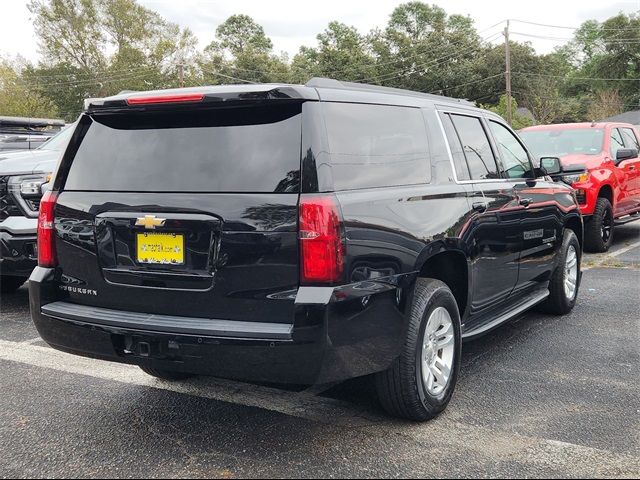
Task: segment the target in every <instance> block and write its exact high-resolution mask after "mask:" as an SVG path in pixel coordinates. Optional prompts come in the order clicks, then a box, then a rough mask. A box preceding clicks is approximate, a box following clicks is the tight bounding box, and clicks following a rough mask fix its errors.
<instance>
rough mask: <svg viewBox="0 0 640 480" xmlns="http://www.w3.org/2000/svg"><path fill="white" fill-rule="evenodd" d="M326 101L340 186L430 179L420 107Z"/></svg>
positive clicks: (333, 163) (336, 179)
mask: <svg viewBox="0 0 640 480" xmlns="http://www.w3.org/2000/svg"><path fill="white" fill-rule="evenodd" d="M324 107H325V108H324V112H325V123H326V126H327V135H328V140H329V151H330V158H331V160H330V162H331V169H332V172H333V181H334V186H335V188H336V189H337V190H353V189H358V188H373V187H387V186H398V185H417V184H424V183H428V182H429V181H430V180H431V164H430V162H429V155H428V153H429V152H428V145H427V129H426V125H425V121H424V117H423V115H422V111H420V109H419V108H410V107H395V106H387V105H366V104H355V103H327V104H325V106H324Z"/></svg>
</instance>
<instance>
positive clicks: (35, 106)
mask: <svg viewBox="0 0 640 480" xmlns="http://www.w3.org/2000/svg"><path fill="white" fill-rule="evenodd" d="M18 68H19V66H18V65H16V64H14V63H12V62H10V61H9V60H6V59H2V58H0V114H2V115H7V116H13V117H44V118H55V117H57V116H58V110H57V108H56V106H55V105H54V103H53V102H52V101H51V100H49V99H47V98H45V97H43V96H41V95H39V94H37V93H33V92H31V91H30V89H29V86H28V85H27V84H25V83H24V82H23V81H22V79H21V78H20V75H19V73H18Z"/></svg>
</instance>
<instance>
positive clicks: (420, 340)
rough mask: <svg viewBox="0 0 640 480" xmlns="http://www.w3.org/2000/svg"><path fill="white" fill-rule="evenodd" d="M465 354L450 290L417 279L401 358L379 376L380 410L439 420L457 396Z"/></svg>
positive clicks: (457, 316) (377, 381)
mask: <svg viewBox="0 0 640 480" xmlns="http://www.w3.org/2000/svg"><path fill="white" fill-rule="evenodd" d="M461 350H462V335H461V328H460V314H459V312H458V305H457V303H456V300H455V297H454V296H453V294H452V293H451V290H450V289H449V287H447V285H446V284H444V283H443V282H441V281H440V280H435V279H431V278H419V279H418V280H417V281H416V286H415V291H414V294H413V300H412V303H411V311H410V314H409V328H408V332H407V337H406V339H405V342H404V346H403V350H402V353H401V355H400V357H398V358H397V359H396V360H395V361H394V362H393V364H392V365H391V367H389V369H388V370H386V371H384V372H380V373H378V374H376V376H375V383H376V390H377V392H378V398H379V399H380V403H381V404H382V407H383V408H384V409H385V410H386V411H387V412H388V413H389V414H391V415H393V416H396V417H401V418H406V419H409V420H415V421H425V420H429V419H431V418H433V417H435V416H437V415H438V414H439V413H440V412H442V411H443V410H444V409H445V408H446V407H447V405H448V403H449V401H450V400H451V396H452V395H453V390H454V388H455V385H456V382H457V380H458V371H459V369H460V354H461Z"/></svg>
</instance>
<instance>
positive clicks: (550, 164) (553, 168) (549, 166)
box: [540, 157, 562, 176]
mask: <svg viewBox="0 0 640 480" xmlns="http://www.w3.org/2000/svg"><path fill="white" fill-rule="evenodd" d="M540 169H541V170H542V173H543V175H549V176H553V175H558V174H559V173H560V172H562V164H561V163H560V159H559V158H558V157H542V158H541V159H540Z"/></svg>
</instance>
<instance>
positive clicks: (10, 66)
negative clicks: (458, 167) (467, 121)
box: [0, 0, 640, 128]
mask: <svg viewBox="0 0 640 480" xmlns="http://www.w3.org/2000/svg"><path fill="white" fill-rule="evenodd" d="M28 6H29V9H30V11H31V12H32V14H33V17H34V26H35V31H36V34H37V36H38V40H39V44H40V50H41V53H42V57H41V61H40V62H39V63H38V64H37V65H29V64H26V65H25V64H21V65H16V64H14V63H15V62H14V63H10V62H7V61H4V62H0V65H1V67H0V72H1V77H0V114H9V113H8V112H41V113H39V114H46V115H53V114H58V115H61V116H63V117H64V118H65V119H67V120H72V119H74V118H75V117H76V116H77V115H78V114H79V113H80V111H81V109H82V101H83V99H84V98H88V97H100V96H105V95H110V94H114V93H117V92H118V91H120V90H125V89H126V90H150V89H158V88H171V87H178V86H179V85H180V82H179V77H180V75H179V72H180V71H182V73H183V76H184V83H185V85H186V86H189V85H205V84H221V83H245V82H291V83H305V82H306V81H307V80H308V79H309V78H311V77H313V76H326V77H332V78H336V79H340V80H347V81H357V82H365V83H374V84H379V85H386V86H391V87H398V88H406V89H410V90H415V91H421V92H433V93H440V94H444V95H448V96H453V97H459V98H467V99H470V100H473V101H477V102H482V103H483V104H486V105H487V106H488V107H489V108H491V109H492V110H494V111H497V112H498V113H500V114H504V113H506V110H505V109H506V104H505V97H504V93H505V89H506V87H505V76H504V71H505V55H504V45H502V44H491V43H487V42H486V41H484V40H483V39H482V38H481V37H480V36H479V34H478V32H477V31H476V28H475V26H474V22H473V20H472V19H471V18H469V17H467V16H462V15H449V14H447V12H446V11H445V10H444V9H443V8H442V7H440V6H437V5H430V4H427V3H423V2H420V1H410V2H408V3H404V4H401V5H398V6H397V7H396V8H395V9H394V10H393V12H392V13H391V15H390V17H389V21H388V23H387V25H385V26H382V27H381V28H377V29H374V30H372V31H370V32H368V33H361V32H359V31H358V30H357V29H356V28H354V27H352V26H349V25H345V24H344V23H341V22H337V21H334V22H330V23H329V24H328V25H327V27H326V28H325V29H324V31H322V32H320V33H319V34H318V35H317V37H316V38H317V45H315V46H302V47H300V49H299V51H298V53H297V54H296V55H295V56H294V57H293V59H291V60H289V58H287V56H286V55H284V54H281V55H278V54H276V53H274V51H273V43H272V41H271V39H270V38H269V37H268V36H267V34H266V32H265V31H264V29H263V27H262V26H261V25H260V24H258V23H257V22H255V21H254V20H253V19H252V18H251V17H249V16H248V15H232V16H230V17H229V18H228V19H226V20H225V21H224V22H223V23H221V24H220V25H218V26H217V28H215V39H214V41H213V42H211V44H209V45H207V46H206V47H205V48H204V49H203V50H201V51H197V49H196V46H197V40H196V38H195V37H194V35H193V34H192V32H191V31H189V30H188V29H183V28H181V27H180V26H178V25H176V24H174V23H171V22H168V21H167V20H165V19H164V18H162V17H161V16H160V15H159V14H158V13H156V12H155V11H153V10H151V9H149V8H146V7H144V6H142V5H140V4H139V3H138V2H137V0H29V3H28ZM211 27H212V29H213V28H214V27H215V26H214V25H212V26H211ZM497 38H498V37H497V36H495V35H494V36H493V40H494V41H495V40H496V39H497ZM510 48H511V69H512V91H513V98H514V100H517V104H519V105H521V106H523V107H526V108H527V109H528V110H529V111H530V112H532V114H533V116H534V117H535V119H536V121H537V122H540V123H551V122H565V121H581V120H593V119H598V118H595V117H600V116H603V115H605V114H609V113H611V112H615V113H617V112H618V111H622V110H628V109H633V108H640V82H637V81H636V80H638V79H639V78H640V12H638V14H632V15H625V14H619V15H616V16H613V17H611V18H609V19H607V20H606V21H604V22H602V23H601V22H598V21H595V20H590V21H587V22H585V23H584V24H583V25H582V26H581V27H580V28H579V29H578V30H577V31H576V32H575V35H574V39H573V40H572V41H571V42H570V43H569V44H567V45H565V46H563V47H561V48H558V49H556V51H555V52H553V53H551V54H547V55H538V54H536V52H535V51H534V49H533V48H532V46H531V45H530V44H529V43H520V42H513V41H512V42H511V43H510ZM598 78H601V79H602V80H597V79H598ZM605 79H606V80H605ZM610 79H616V80H610ZM515 104H516V103H515V101H514V105H515ZM514 108H515V107H514ZM527 122H529V119H528V118H525V117H522V118H521V117H520V116H518V115H514V126H516V127H518V128H520V127H521V126H524V124H525V123H527Z"/></svg>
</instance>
